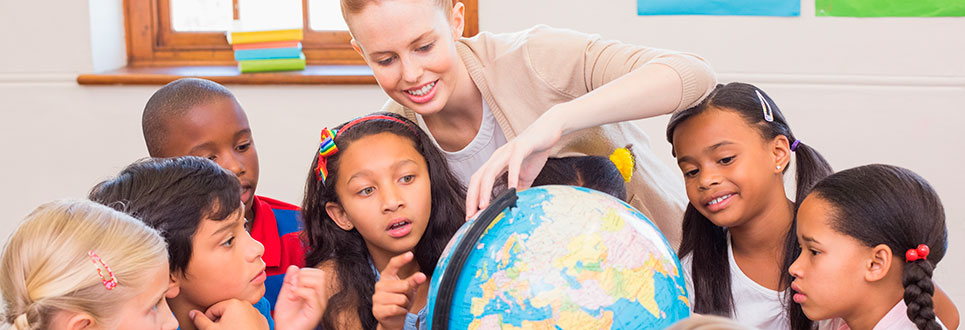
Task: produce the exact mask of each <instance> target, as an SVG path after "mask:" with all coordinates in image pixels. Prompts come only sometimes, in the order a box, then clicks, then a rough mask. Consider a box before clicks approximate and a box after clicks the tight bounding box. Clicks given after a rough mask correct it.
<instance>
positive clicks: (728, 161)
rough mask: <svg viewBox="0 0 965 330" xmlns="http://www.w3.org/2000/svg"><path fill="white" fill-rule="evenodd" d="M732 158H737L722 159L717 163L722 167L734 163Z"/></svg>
mask: <svg viewBox="0 0 965 330" xmlns="http://www.w3.org/2000/svg"><path fill="white" fill-rule="evenodd" d="M734 157H737V156H730V157H724V158H721V159H720V160H719V161H717V162H718V163H720V164H723V165H727V164H730V163H733V162H734Z"/></svg>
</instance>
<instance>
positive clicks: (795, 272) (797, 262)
mask: <svg viewBox="0 0 965 330" xmlns="http://www.w3.org/2000/svg"><path fill="white" fill-rule="evenodd" d="M787 271H788V272H789V273H791V276H794V278H801V256H798V257H797V259H794V263H792V264H791V267H790V268H788V269H787Z"/></svg>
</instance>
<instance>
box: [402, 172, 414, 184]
mask: <svg viewBox="0 0 965 330" xmlns="http://www.w3.org/2000/svg"><path fill="white" fill-rule="evenodd" d="M413 180H415V175H411V174H410V175H406V176H403V177H402V178H401V179H399V181H401V182H402V183H411V182H412V181H413Z"/></svg>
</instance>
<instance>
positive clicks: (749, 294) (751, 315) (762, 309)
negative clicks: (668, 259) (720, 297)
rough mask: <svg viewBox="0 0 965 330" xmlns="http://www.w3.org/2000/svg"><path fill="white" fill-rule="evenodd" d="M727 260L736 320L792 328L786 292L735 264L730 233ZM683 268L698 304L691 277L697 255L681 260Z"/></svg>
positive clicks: (688, 287)
mask: <svg viewBox="0 0 965 330" xmlns="http://www.w3.org/2000/svg"><path fill="white" fill-rule="evenodd" d="M727 261H728V264H730V292H731V295H732V296H733V297H734V315H733V319H734V320H735V321H737V322H740V323H742V324H745V325H749V326H753V327H755V328H758V329H790V328H791V323H790V320H789V319H788V317H787V312H785V310H784V305H783V304H782V303H781V301H782V298H783V292H778V291H774V290H771V289H768V288H765V287H763V286H761V285H760V284H757V282H754V280H751V279H750V278H749V277H747V275H745V274H744V272H743V271H741V269H740V266H738V265H737V262H735V261H734V250H733V248H732V247H731V241H730V234H728V235H727ZM680 265H681V266H682V267H683V268H684V276H685V278H686V279H687V292H688V293H689V295H690V301H694V300H693V297H694V296H693V295H694V283H693V279H692V277H691V274H692V273H693V271H692V265H693V255H692V254H691V255H687V256H686V257H684V258H682V259H680ZM691 305H692V304H691ZM691 308H693V306H691Z"/></svg>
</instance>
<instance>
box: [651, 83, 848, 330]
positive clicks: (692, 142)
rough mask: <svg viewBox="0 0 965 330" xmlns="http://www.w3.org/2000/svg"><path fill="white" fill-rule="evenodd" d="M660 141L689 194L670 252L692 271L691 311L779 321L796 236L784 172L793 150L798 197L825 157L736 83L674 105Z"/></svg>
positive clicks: (763, 97)
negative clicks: (681, 107)
mask: <svg viewBox="0 0 965 330" xmlns="http://www.w3.org/2000/svg"><path fill="white" fill-rule="evenodd" d="M667 140H668V141H670V143H671V144H673V152H674V156H675V157H676V158H677V164H678V165H679V166H680V170H681V172H683V175H684V183H685V186H686V188H687V197H688V198H689V199H690V204H688V205H687V210H686V212H685V214H684V220H683V241H682V243H681V246H680V250H679V252H678V254H679V255H680V256H681V264H682V265H683V267H684V271H685V272H686V273H688V276H687V278H689V279H692V283H693V291H692V292H693V298H694V299H693V302H694V303H693V304H694V305H693V306H694V312H696V313H701V314H717V315H722V316H729V317H733V318H734V319H736V320H737V321H739V322H741V323H744V324H747V325H750V326H754V327H757V328H760V329H787V328H788V327H789V326H790V324H789V320H788V316H787V315H785V313H784V307H783V306H784V305H783V304H782V296H781V295H780V294H779V293H780V292H781V291H783V290H785V289H786V288H787V287H788V284H789V283H788V282H789V281H790V276H788V275H787V274H786V271H783V272H782V270H786V269H787V268H786V266H788V265H790V263H791V261H793V258H794V256H795V255H796V254H795V252H794V249H795V246H797V243H796V242H795V240H796V239H795V238H794V237H792V236H793V234H791V235H789V231H790V230H791V228H792V227H791V224H792V219H793V217H794V212H793V210H794V202H791V201H789V200H788V198H787V196H786V193H785V190H784V172H785V171H787V167H788V164H789V163H790V161H791V154H792V153H794V154H795V155H796V158H797V179H796V184H797V194H796V196H798V198H802V197H803V196H804V192H805V191H807V189H808V188H809V187H811V186H812V185H813V184H814V182H816V181H817V180H819V179H821V178H823V177H825V176H827V175H828V174H830V173H831V168H830V166H829V165H828V164H827V162H826V161H825V160H824V158H823V157H822V156H821V155H820V154H819V153H817V151H815V150H814V149H812V148H810V147H808V146H807V145H805V144H804V143H802V142H801V141H800V140H798V139H797V138H795V137H794V134H793V133H791V128H790V126H788V124H787V121H786V120H785V119H784V115H783V114H782V113H781V111H780V109H778V107H777V105H776V104H774V102H773V101H772V100H771V99H770V97H768V96H767V94H766V93H764V91H761V90H760V89H758V88H756V87H754V86H752V85H749V84H744V83H730V84H727V85H722V86H718V87H717V88H716V89H715V90H714V91H713V92H712V93H711V94H710V95H709V96H708V97H707V98H706V99H705V100H704V101H703V102H701V103H700V104H699V105H697V106H696V107H694V108H691V109H687V110H685V111H682V112H679V113H676V114H674V116H673V117H672V118H671V119H670V123H669V125H668V127H667ZM788 250H790V252H789V251H788Z"/></svg>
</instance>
